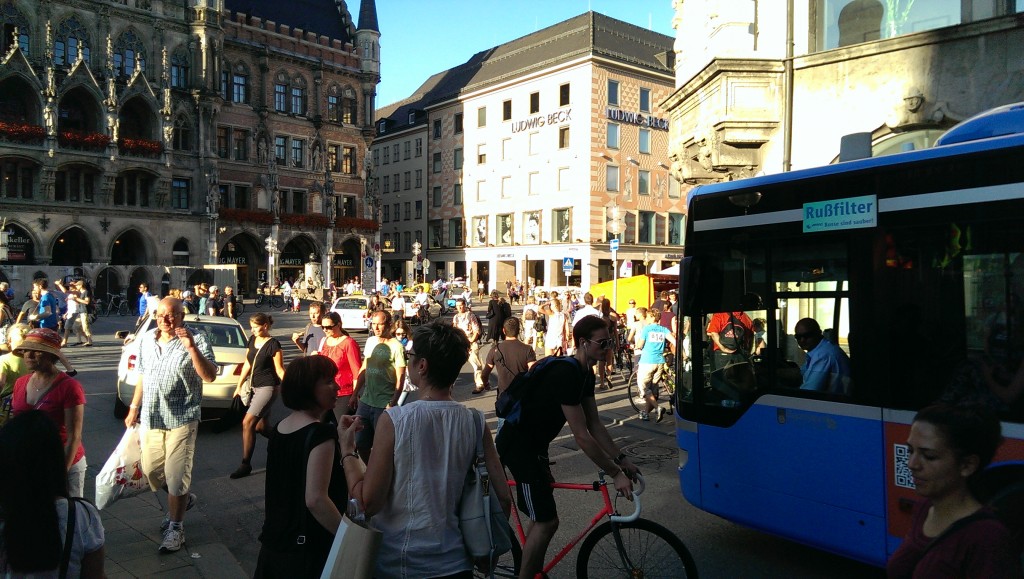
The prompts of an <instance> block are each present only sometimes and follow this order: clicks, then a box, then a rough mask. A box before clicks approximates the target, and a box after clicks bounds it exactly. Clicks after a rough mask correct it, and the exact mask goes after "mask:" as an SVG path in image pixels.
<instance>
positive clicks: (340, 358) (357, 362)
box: [318, 312, 363, 424]
mask: <svg viewBox="0 0 1024 579" xmlns="http://www.w3.org/2000/svg"><path fill="white" fill-rule="evenodd" d="M320 327H321V328H323V330H324V339H323V341H322V342H320V348H319V349H318V353H319V354H320V355H321V356H326V357H328V358H330V359H331V360H332V361H333V362H334V364H335V365H336V366H337V367H338V372H337V374H335V376H334V382H335V383H336V384H337V385H338V400H337V401H336V402H335V403H334V417H335V419H336V420H335V421H334V423H335V424H337V421H338V420H341V417H342V416H344V415H346V414H352V413H353V412H354V411H355V409H356V406H357V405H358V402H359V401H358V400H357V399H355V398H352V390H353V385H354V384H355V381H356V377H357V376H359V368H360V367H362V365H363V358H362V356H361V355H360V353H359V344H357V343H356V341H355V340H354V339H352V337H351V336H349V335H348V332H346V331H345V330H344V329H343V328H342V327H341V315H340V314H338V312H329V313H328V314H327V315H326V316H324V317H323V318H322V319H321V320H320ZM328 418H330V417H328Z"/></svg>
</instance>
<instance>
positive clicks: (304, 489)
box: [255, 356, 358, 578]
mask: <svg viewBox="0 0 1024 579" xmlns="http://www.w3.org/2000/svg"><path fill="white" fill-rule="evenodd" d="M337 371H338V368H337V366H335V365H334V362H333V361H331V359H330V358H327V357H326V356H305V357H302V358H296V359H295V360H293V361H292V362H291V363H290V364H288V370H287V371H286V372H285V375H284V380H283V381H282V382H281V400H282V401H283V402H284V405H285V406H287V407H288V408H290V409H291V410H292V412H291V414H289V415H288V416H287V417H285V419H284V420H282V421H281V422H279V423H278V424H277V426H276V427H274V431H275V432H274V436H272V437H271V439H270V444H269V445H268V446H267V484H266V490H265V496H266V508H265V512H266V518H265V519H264V521H263V532H262V533H260V543H262V547H261V548H260V554H259V559H258V561H257V563H256V574H255V576H256V577H257V578H273V577H319V576H320V573H321V572H322V571H323V567H324V563H325V562H326V561H327V555H328V553H329V552H330V549H331V543H332V542H333V541H334V533H335V532H336V531H337V529H338V525H340V524H341V513H342V512H343V509H344V508H345V504H346V503H347V502H348V485H347V483H346V481H345V473H344V471H343V469H342V466H341V461H342V457H341V449H340V447H339V446H338V431H337V430H336V429H335V427H334V426H333V425H331V424H328V423H325V422H321V421H320V418H321V417H322V416H323V415H324V413H326V412H327V411H328V410H333V409H334V402H335V400H336V399H337V397H338V386H337V384H335V383H334V375H335V374H336V373H337ZM345 459H346V460H349V458H348V457H347V456H346V457H345ZM356 460H358V459H356Z"/></svg>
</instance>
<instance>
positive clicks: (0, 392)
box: [0, 354, 28, 398]
mask: <svg viewBox="0 0 1024 579" xmlns="http://www.w3.org/2000/svg"><path fill="white" fill-rule="evenodd" d="M0 374H2V375H3V382H2V383H0V398H6V397H7V396H10V395H11V394H13V393H14V381H15V380H17V379H18V378H21V377H22V376H24V375H25V374H28V366H26V365H25V359H24V358H19V357H18V356H15V355H14V354H4V355H3V356H0Z"/></svg>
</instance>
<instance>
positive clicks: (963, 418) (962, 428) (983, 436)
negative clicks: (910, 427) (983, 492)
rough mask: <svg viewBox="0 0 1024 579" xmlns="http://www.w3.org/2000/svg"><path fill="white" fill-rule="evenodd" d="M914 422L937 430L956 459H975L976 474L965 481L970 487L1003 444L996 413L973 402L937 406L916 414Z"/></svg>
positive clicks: (948, 403) (928, 407)
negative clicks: (925, 424)
mask: <svg viewBox="0 0 1024 579" xmlns="http://www.w3.org/2000/svg"><path fill="white" fill-rule="evenodd" d="M914 422H927V423H928V424H931V425H932V426H934V427H935V428H936V429H938V431H939V432H940V433H941V434H942V437H943V438H944V439H945V440H946V444H948V445H949V446H950V448H952V449H953V452H955V453H956V454H957V456H958V457H959V458H963V457H967V456H971V455H975V456H977V457H978V470H976V471H974V474H972V475H971V476H969V477H967V483H968V484H969V485H970V484H972V483H973V482H974V481H975V480H977V478H978V474H979V473H981V471H982V470H984V469H985V467H986V466H988V464H989V463H990V462H992V457H994V456H995V454H996V449H998V448H999V445H1000V444H1002V442H1003V432H1002V425H1000V424H999V418H998V416H996V413H995V411H994V410H993V409H992V408H991V407H989V406H987V405H984V404H980V403H976V402H963V403H951V402H936V403H935V404H932V405H931V406H927V407H925V408H922V409H921V410H920V411H918V413H917V415H916V416H914Z"/></svg>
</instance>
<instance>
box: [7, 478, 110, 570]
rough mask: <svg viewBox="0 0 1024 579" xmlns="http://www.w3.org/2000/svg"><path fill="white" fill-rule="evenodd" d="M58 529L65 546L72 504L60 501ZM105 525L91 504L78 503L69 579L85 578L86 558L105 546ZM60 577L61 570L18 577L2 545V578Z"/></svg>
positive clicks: (58, 500)
mask: <svg viewBox="0 0 1024 579" xmlns="http://www.w3.org/2000/svg"><path fill="white" fill-rule="evenodd" d="M55 506H56V508H57V527H58V529H59V530H60V542H61V544H63V543H64V535H65V533H67V524H68V500H67V499H64V498H60V499H57V501H56V502H55ZM2 529H3V522H2V521H0V530H2ZM103 541H104V538H103V521H102V519H100V513H99V511H97V510H96V507H94V506H93V505H92V504H91V503H88V502H85V501H76V502H75V536H74V539H73V540H72V543H71V559H70V560H69V562H68V575H67V576H68V578H69V579H77V578H78V577H81V576H82V558H84V557H85V556H86V555H87V554H89V553H92V552H94V551H96V550H97V549H99V548H100V547H102V546H103ZM59 574H60V568H59V567H58V568H57V569H54V570H53V571H44V572H38V573H29V574H20V573H15V572H14V571H12V570H11V569H10V568H8V567H7V554H6V552H5V550H4V546H3V545H2V544H0V577H4V578H7V577H19V578H21V579H56V578H57V577H58V576H59Z"/></svg>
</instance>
